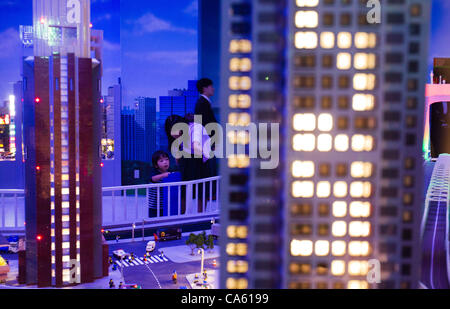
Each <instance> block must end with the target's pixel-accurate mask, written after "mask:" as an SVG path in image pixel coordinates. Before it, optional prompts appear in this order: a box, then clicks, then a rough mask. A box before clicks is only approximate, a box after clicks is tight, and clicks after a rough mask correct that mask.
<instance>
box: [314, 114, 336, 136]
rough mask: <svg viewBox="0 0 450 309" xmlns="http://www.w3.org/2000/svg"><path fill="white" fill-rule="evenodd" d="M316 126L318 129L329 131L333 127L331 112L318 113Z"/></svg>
mask: <svg viewBox="0 0 450 309" xmlns="http://www.w3.org/2000/svg"><path fill="white" fill-rule="evenodd" d="M317 127H318V129H319V130H320V131H324V132H329V131H331V129H333V116H331V114H320V115H319V117H318V119H317Z"/></svg>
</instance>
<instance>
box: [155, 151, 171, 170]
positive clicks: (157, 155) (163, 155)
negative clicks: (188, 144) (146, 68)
mask: <svg viewBox="0 0 450 309" xmlns="http://www.w3.org/2000/svg"><path fill="white" fill-rule="evenodd" d="M161 158H167V159H169V154H168V153H167V152H165V151H162V150H158V151H155V153H153V155H152V164H153V167H155V168H158V161H159V159H161Z"/></svg>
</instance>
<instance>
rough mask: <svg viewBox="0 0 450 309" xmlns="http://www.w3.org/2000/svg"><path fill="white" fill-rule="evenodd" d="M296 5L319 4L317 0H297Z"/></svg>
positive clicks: (312, 5) (309, 5) (313, 5)
mask: <svg viewBox="0 0 450 309" xmlns="http://www.w3.org/2000/svg"><path fill="white" fill-rule="evenodd" d="M296 3H297V6H298V7H305V6H306V7H315V6H317V5H318V4H319V0H297V1H296Z"/></svg>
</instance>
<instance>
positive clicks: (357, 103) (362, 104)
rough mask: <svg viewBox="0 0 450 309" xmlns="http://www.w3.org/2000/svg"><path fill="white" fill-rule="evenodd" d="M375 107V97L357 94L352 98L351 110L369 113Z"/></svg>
mask: <svg viewBox="0 0 450 309" xmlns="http://www.w3.org/2000/svg"><path fill="white" fill-rule="evenodd" d="M374 106H375V97H374V96H373V95H371V94H362V93H358V94H355V95H354V96H353V104H352V107H353V110H355V111H370V110H373V108H374Z"/></svg>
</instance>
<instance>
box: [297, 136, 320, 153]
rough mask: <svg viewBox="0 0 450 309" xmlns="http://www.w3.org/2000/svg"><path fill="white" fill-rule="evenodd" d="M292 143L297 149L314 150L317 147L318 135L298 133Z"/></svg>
mask: <svg viewBox="0 0 450 309" xmlns="http://www.w3.org/2000/svg"><path fill="white" fill-rule="evenodd" d="M292 145H293V149H294V150H295V151H313V150H314V148H315V147H316V137H315V135H314V134H296V135H294V137H293V140H292Z"/></svg>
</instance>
